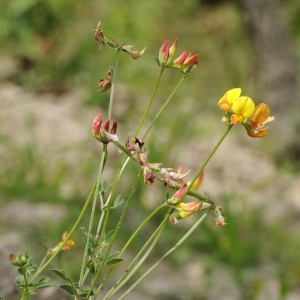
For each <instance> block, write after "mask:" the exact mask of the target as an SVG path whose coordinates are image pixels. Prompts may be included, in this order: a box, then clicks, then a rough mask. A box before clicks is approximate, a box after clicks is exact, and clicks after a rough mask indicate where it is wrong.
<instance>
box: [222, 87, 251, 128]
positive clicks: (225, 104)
mask: <svg viewBox="0 0 300 300" xmlns="http://www.w3.org/2000/svg"><path fill="white" fill-rule="evenodd" d="M241 91H242V90H241V89H240V88H235V89H231V90H229V91H228V92H226V93H225V95H224V96H223V97H222V98H221V99H220V100H219V102H218V106H219V108H220V109H221V110H222V111H223V112H224V117H223V118H222V121H223V122H226V123H227V124H228V125H234V124H241V123H245V122H247V120H248V119H249V118H250V117H251V116H252V115H253V114H254V111H255V105H254V102H253V101H252V99H251V98H250V97H246V96H240V95H241Z"/></svg>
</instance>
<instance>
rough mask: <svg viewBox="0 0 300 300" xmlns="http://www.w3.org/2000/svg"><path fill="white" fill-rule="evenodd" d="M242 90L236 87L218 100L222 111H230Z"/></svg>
mask: <svg viewBox="0 0 300 300" xmlns="http://www.w3.org/2000/svg"><path fill="white" fill-rule="evenodd" d="M241 92H242V90H241V89H240V88H235V89H231V90H229V91H227V92H226V93H225V95H224V96H223V97H222V98H221V99H220V101H219V102H218V106H219V107H220V108H221V110H222V111H224V112H226V111H230V107H231V105H232V103H233V102H234V101H235V100H236V99H237V98H238V97H239V96H240V94H241Z"/></svg>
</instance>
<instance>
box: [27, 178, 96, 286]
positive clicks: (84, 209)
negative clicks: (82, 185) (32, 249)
mask: <svg viewBox="0 0 300 300" xmlns="http://www.w3.org/2000/svg"><path fill="white" fill-rule="evenodd" d="M96 184H97V183H96V182H95V183H94V185H93V187H92V189H91V191H90V194H89V196H88V198H87V199H86V201H85V204H84V206H83V208H82V210H81V212H80V214H79V216H78V218H77V220H76V222H75V224H74V226H73V227H72V229H71V230H70V232H69V234H68V236H67V237H66V239H65V240H64V242H63V243H62V244H61V246H60V247H59V248H58V250H57V251H56V252H55V253H54V254H53V255H52V256H51V257H50V258H49V260H48V261H47V262H46V263H45V264H44V266H43V267H41V268H40V269H39V270H38V271H37V272H36V273H35V275H34V276H33V277H32V278H31V281H30V283H32V282H33V281H34V280H35V279H36V278H37V277H38V276H39V275H40V273H41V272H42V271H44V270H45V268H47V267H48V266H49V264H50V263H51V262H52V260H53V259H54V258H55V257H56V256H57V255H58V253H59V252H60V251H61V249H62V248H63V246H64V245H65V244H66V243H67V241H68V240H69V239H70V238H71V236H72V234H73V233H74V231H75V229H76V228H77V227H78V225H79V223H80V222H81V219H82V217H83V215H84V213H85V211H86V209H87V208H88V206H89V203H90V201H91V199H92V196H93V194H94V192H95V189H96Z"/></svg>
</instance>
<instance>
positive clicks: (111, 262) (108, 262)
mask: <svg viewBox="0 0 300 300" xmlns="http://www.w3.org/2000/svg"><path fill="white" fill-rule="evenodd" d="M121 261H123V259H122V258H114V259H112V260H109V261H107V262H106V263H105V264H106V265H115V264H118V263H119V262H121Z"/></svg>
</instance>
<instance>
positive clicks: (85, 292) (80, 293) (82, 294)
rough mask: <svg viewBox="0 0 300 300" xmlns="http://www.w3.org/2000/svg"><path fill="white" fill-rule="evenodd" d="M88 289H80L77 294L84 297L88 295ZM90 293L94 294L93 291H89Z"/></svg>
mask: <svg viewBox="0 0 300 300" xmlns="http://www.w3.org/2000/svg"><path fill="white" fill-rule="evenodd" d="M89 291H90V290H81V291H80V292H79V293H78V295H79V296H80V297H83V298H84V297H86V296H87V295H88V293H89ZM90 295H91V296H93V295H95V293H94V291H91V293H90Z"/></svg>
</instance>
